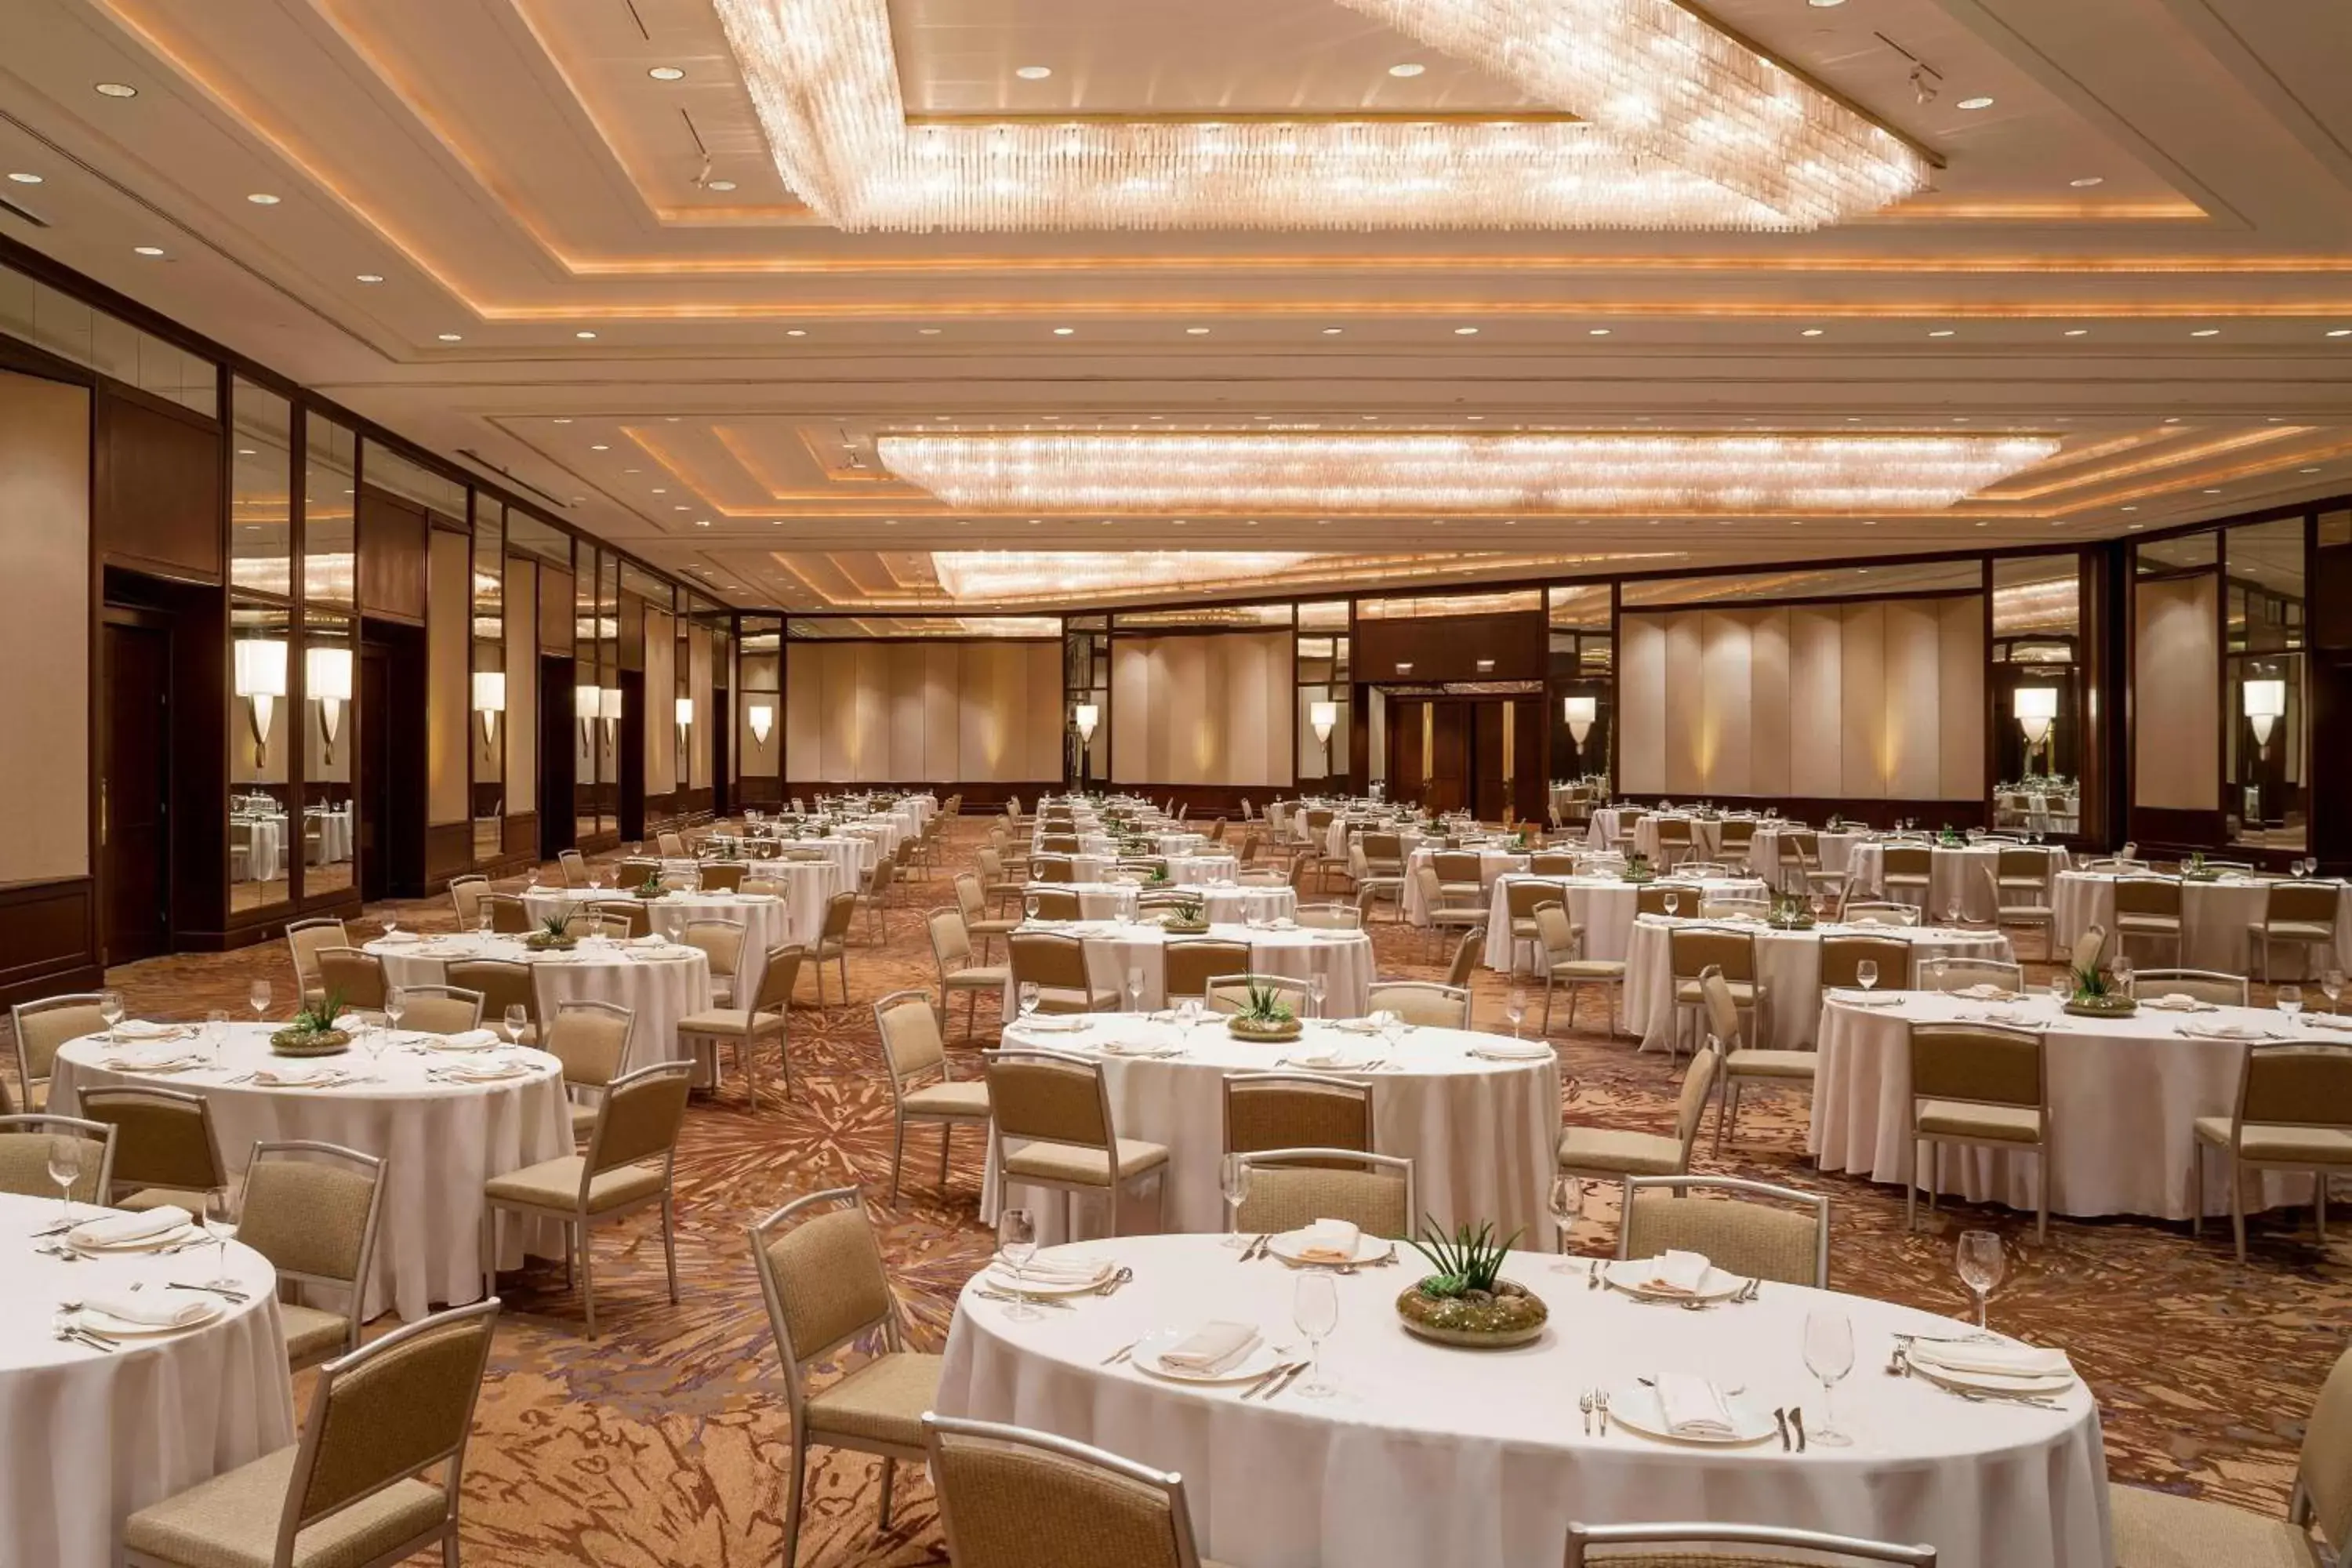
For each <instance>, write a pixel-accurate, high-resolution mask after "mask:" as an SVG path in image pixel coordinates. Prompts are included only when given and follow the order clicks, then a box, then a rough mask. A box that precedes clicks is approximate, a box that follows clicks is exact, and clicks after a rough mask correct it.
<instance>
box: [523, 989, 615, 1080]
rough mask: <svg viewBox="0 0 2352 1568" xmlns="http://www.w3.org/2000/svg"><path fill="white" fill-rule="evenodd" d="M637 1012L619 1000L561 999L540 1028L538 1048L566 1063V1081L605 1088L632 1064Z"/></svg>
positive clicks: (564, 1067)
mask: <svg viewBox="0 0 2352 1568" xmlns="http://www.w3.org/2000/svg"><path fill="white" fill-rule="evenodd" d="M634 1023H635V1014H634V1013H633V1012H632V1011H631V1010H630V1009H628V1008H626V1007H624V1006H622V1005H620V1004H619V1003H617V1002H562V1003H558V1004H557V1005H556V1008H555V1021H554V1022H553V1023H551V1024H550V1025H549V1026H547V1027H546V1028H544V1029H542V1030H541V1031H540V1042H539V1048H540V1049H541V1050H543V1051H545V1052H546V1053H547V1054H548V1055H550V1056H551V1057H553V1058H555V1059H556V1060H558V1061H560V1062H562V1064H563V1081H564V1082H566V1083H576V1084H580V1085H582V1086H583V1087H585V1088H588V1089H602V1088H603V1087H604V1085H606V1084H608V1083H610V1082H612V1081H613V1080H614V1079H616V1078H618V1077H620V1076H621V1074H622V1072H623V1071H625V1069H626V1068H627V1067H628V1065H629V1029H630V1027H631V1026H632V1025H633V1024H634Z"/></svg>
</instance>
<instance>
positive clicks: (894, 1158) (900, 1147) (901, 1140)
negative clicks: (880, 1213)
mask: <svg viewBox="0 0 2352 1568" xmlns="http://www.w3.org/2000/svg"><path fill="white" fill-rule="evenodd" d="M905 1163H907V1119H906V1117H905V1116H904V1115H903V1114H902V1115H900V1116H899V1117H898V1119H897V1121H895V1122H894V1123H893V1124H892V1126H891V1129H890V1198H889V1204H890V1206H891V1207H892V1208H897V1207H898V1167H899V1166H901V1165H903V1164H905Z"/></svg>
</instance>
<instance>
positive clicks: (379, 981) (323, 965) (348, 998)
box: [317, 947, 383, 1007]
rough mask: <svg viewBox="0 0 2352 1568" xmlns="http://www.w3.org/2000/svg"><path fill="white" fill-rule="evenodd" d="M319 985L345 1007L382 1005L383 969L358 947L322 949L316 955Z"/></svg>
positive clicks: (373, 958)
mask: <svg viewBox="0 0 2352 1568" xmlns="http://www.w3.org/2000/svg"><path fill="white" fill-rule="evenodd" d="M317 958H318V963H319V984H320V987H321V988H322V989H323V990H324V991H325V992H326V994H328V995H330V996H340V997H341V998H342V1004H343V1005H344V1006H346V1007H381V1006H383V963H380V962H379V961H378V960H377V958H376V956H375V954H373V953H372V952H361V951H360V950H359V949H358V948H355V947H322V948H320V949H319V950H318V953H317Z"/></svg>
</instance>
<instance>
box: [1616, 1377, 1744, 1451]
mask: <svg viewBox="0 0 2352 1568" xmlns="http://www.w3.org/2000/svg"><path fill="white" fill-rule="evenodd" d="M1723 1408H1724V1413H1725V1414H1726V1415H1729V1416H1730V1417H1731V1430H1730V1431H1729V1432H1728V1433H1727V1434H1724V1435H1723V1436H1708V1435H1698V1434H1692V1433H1685V1432H1675V1431H1673V1430H1670V1429H1669V1428H1668V1427H1667V1426H1666V1415H1665V1411H1664V1409H1663V1408H1661V1407H1660V1405H1659V1404H1658V1391H1657V1390H1656V1389H1654V1388H1651V1387H1649V1386H1647V1385H1645V1384H1640V1383H1623V1384H1618V1385H1617V1386H1616V1387H1615V1388H1612V1389H1611V1390H1610V1391H1609V1417H1610V1419H1611V1420H1612V1421H1622V1422H1623V1423H1624V1424H1625V1425H1626V1426H1628V1427H1629V1428H1631V1429H1632V1430H1633V1431H1636V1432H1639V1433H1640V1434H1642V1436H1644V1437H1655V1438H1657V1439H1658V1440H1659V1441H1660V1442H1664V1443H1692V1444H1696V1445H1698V1446H1700V1447H1708V1448H1737V1447H1746V1446H1747V1445H1748V1444H1750V1443H1761V1442H1762V1441H1764V1440H1765V1439H1766V1438H1767V1437H1772V1436H1778V1435H1779V1434H1780V1423H1779V1422H1777V1421H1775V1420H1773V1419H1772V1413H1771V1412H1770V1411H1769V1410H1767V1409H1764V1408H1763V1407H1762V1406H1760V1405H1757V1404H1755V1403H1754V1402H1753V1401H1751V1400H1749V1399H1748V1397H1747V1396H1746V1395H1744V1394H1724V1395H1723Z"/></svg>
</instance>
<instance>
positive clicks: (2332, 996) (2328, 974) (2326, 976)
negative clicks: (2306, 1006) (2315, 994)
mask: <svg viewBox="0 0 2352 1568" xmlns="http://www.w3.org/2000/svg"><path fill="white" fill-rule="evenodd" d="M2319 994H2321V995H2322V996H2325V997H2326V998H2327V1010H2328V1011H2329V1012H2331V1013H2333V1012H2335V1011H2336V1005H2337V1004H2338V1003H2340V1002H2341V1001H2342V1000H2343V998H2344V972H2343V971H2342V970H2340V969H2323V970H2321V971H2320V972H2319Z"/></svg>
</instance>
